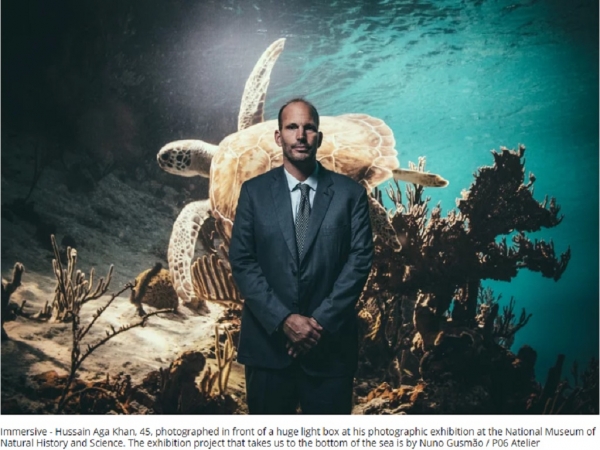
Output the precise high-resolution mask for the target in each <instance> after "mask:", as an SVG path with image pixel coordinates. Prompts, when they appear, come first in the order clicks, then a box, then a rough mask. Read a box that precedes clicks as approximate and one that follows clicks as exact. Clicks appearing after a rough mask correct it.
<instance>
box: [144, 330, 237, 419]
mask: <svg viewBox="0 0 600 450" xmlns="http://www.w3.org/2000/svg"><path fill="white" fill-rule="evenodd" d="M219 336H220V334H219V328H218V326H217V327H215V353H216V356H217V366H218V367H217V369H216V370H215V371H214V372H213V370H212V369H211V367H210V366H207V365H206V358H205V357H204V355H203V354H202V353H201V352H197V351H187V352H184V353H183V354H181V355H180V356H179V357H178V358H177V359H175V361H173V362H172V363H171V365H170V366H169V368H168V369H166V370H163V369H160V371H159V372H158V374H159V378H157V376H156V372H152V373H150V374H149V375H148V376H147V377H146V380H145V384H146V385H148V386H151V385H154V390H155V391H156V401H155V404H154V409H155V411H157V412H158V413H162V414H215V413H222V414H223V413H232V412H233V411H235V410H236V409H237V404H236V402H235V400H234V399H233V398H232V397H231V396H230V395H228V394H227V393H226V391H227V382H228V379H229V373H230V371H231V365H232V362H233V356H234V350H233V341H232V339H231V335H230V334H229V333H228V332H227V330H226V331H225V336H226V340H225V345H224V348H223V350H220V345H219ZM203 369H204V372H203V373H202V376H201V378H200V383H199V384H196V378H197V377H198V376H199V375H200V373H201V372H202V370H203ZM215 386H216V387H217V392H216V393H215V392H214V388H215Z"/></svg>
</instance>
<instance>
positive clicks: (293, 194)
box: [283, 164, 319, 223]
mask: <svg viewBox="0 0 600 450" xmlns="http://www.w3.org/2000/svg"><path fill="white" fill-rule="evenodd" d="M283 173H285V178H286V179H287V183H288V188H289V189H290V198H291V200H292V214H293V216H294V223H296V215H297V214H298V208H299V207H300V198H301V196H302V194H301V193H300V189H297V188H296V186H297V185H298V183H304V184H308V185H309V186H310V190H309V191H308V201H309V202H310V207H311V208H312V206H313V203H314V201H315V194H316V193H317V184H318V181H317V180H318V179H319V176H318V175H319V165H318V164H317V165H316V167H315V170H314V171H313V173H312V174H310V176H309V177H308V178H307V179H306V180H305V181H299V180H297V179H296V178H294V176H293V175H292V174H291V173H289V172H288V171H287V170H285V167H284V169H283Z"/></svg>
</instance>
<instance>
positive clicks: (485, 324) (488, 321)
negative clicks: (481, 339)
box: [475, 288, 531, 348]
mask: <svg viewBox="0 0 600 450" xmlns="http://www.w3.org/2000/svg"><path fill="white" fill-rule="evenodd" d="M501 298H502V295H499V296H498V298H497V299H496V298H494V293H493V292H492V290H491V289H490V288H487V289H483V288H480V291H479V311H478V314H477V316H476V317H475V320H476V322H477V323H478V324H479V327H480V328H482V329H483V330H484V334H485V335H486V337H490V338H491V339H493V340H494V342H497V343H499V344H500V345H502V346H504V347H506V348H511V347H512V344H513V342H514V340H515V334H516V333H517V332H518V331H519V330H520V329H521V328H523V327H524V326H525V325H527V323H528V322H529V319H531V314H527V312H526V311H525V308H523V309H521V314H520V316H519V319H518V320H516V317H517V316H516V315H515V312H514V310H515V299H514V297H511V298H510V301H509V303H508V305H504V306H503V307H502V315H498V311H499V308H500V305H499V303H500V300H501Z"/></svg>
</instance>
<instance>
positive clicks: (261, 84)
mask: <svg viewBox="0 0 600 450" xmlns="http://www.w3.org/2000/svg"><path fill="white" fill-rule="evenodd" d="M284 44H285V38H281V39H277V40H276V41H275V42H273V43H272V44H271V45H270V46H269V48H267V49H266V50H265V52H264V53H263V54H262V56H261V57H260V59H259V60H258V62H257V63H256V65H255V66H254V69H252V73H251V74H250V76H249V77H248V80H247V81H246V86H245V87H244V95H242V104H241V105H240V113H239V115H238V131H239V130H244V129H246V128H248V127H250V126H252V125H254V124H257V123H262V122H264V110H265V98H266V96H267V88H268V87H269V81H271V71H272V70H273V66H274V65H275V62H276V61H277V58H278V57H279V55H280V54H281V52H282V51H283V46H284Z"/></svg>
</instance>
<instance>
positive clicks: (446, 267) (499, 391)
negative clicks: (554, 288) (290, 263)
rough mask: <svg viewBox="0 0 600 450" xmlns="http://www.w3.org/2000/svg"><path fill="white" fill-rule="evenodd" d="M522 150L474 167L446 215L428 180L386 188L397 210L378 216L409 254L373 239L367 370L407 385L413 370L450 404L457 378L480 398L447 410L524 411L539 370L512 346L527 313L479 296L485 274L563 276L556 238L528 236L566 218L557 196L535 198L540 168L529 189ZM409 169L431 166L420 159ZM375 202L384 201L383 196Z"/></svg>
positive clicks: (362, 311)
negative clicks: (427, 189) (429, 192)
mask: <svg viewBox="0 0 600 450" xmlns="http://www.w3.org/2000/svg"><path fill="white" fill-rule="evenodd" d="M524 152H525V147H524V146H519V148H518V150H517V151H512V150H508V149H506V148H502V149H501V151H500V152H498V153H497V152H492V155H493V158H494V164H493V166H491V167H482V168H480V169H479V171H478V172H477V173H476V174H475V180H474V182H473V184H472V185H471V187H470V188H469V190H468V191H464V192H463V193H462V198H461V199H460V200H458V201H457V206H458V208H457V210H451V211H449V212H448V213H447V214H446V216H445V217H444V216H443V215H442V210H441V207H440V206H439V205H437V206H435V207H434V208H433V209H431V211H430V210H429V198H426V197H425V196H424V194H423V192H424V189H423V187H422V186H418V185H407V186H406V190H405V192H404V193H403V192H402V191H401V189H400V186H399V185H398V183H395V182H394V183H390V184H389V185H388V187H387V188H386V189H385V192H386V194H387V196H388V198H389V200H391V202H392V204H393V208H392V210H391V211H390V212H388V211H386V210H385V208H382V209H383V210H384V211H380V212H379V213H378V212H377V211H376V210H375V213H376V214H382V215H383V214H385V215H387V216H390V217H391V224H392V226H393V229H394V230H395V233H396V235H397V237H398V241H399V242H400V243H401V245H402V250H401V251H399V252H398V251H396V250H394V249H393V248H391V247H390V246H389V245H385V243H384V240H383V239H381V238H380V237H379V236H376V237H375V258H374V262H373V269H372V271H371V274H370V276H369V279H368V281H367V285H366V287H365V290H364V292H363V295H362V297H361V300H360V301H359V304H358V316H359V323H360V324H361V363H360V364H361V366H360V368H359V374H360V376H363V377H368V376H374V375H383V379H384V380H386V381H388V382H390V383H391V385H392V386H400V385H401V384H406V382H410V383H411V384H412V383H415V382H417V379H416V374H415V369H416V370H417V371H418V374H419V375H420V377H421V379H422V380H424V381H425V387H424V393H425V394H427V396H430V397H431V398H438V400H439V401H442V400H443V399H446V400H448V399H449V398H450V397H448V396H447V395H446V394H443V395H442V392H445V391H444V389H446V387H447V385H452V386H453V387H452V389H454V390H455V391H456V392H463V394H464V396H465V398H472V399H473V402H471V406H472V409H471V410H469V408H470V407H469V406H468V404H464V405H463V406H464V407H463V406H461V407H457V409H455V410H450V409H448V410H447V412H453V411H454V412H458V411H459V410H460V411H462V412H469V411H471V412H475V411H478V410H480V408H483V409H484V410H487V411H492V410H493V411H496V412H507V411H517V410H518V411H524V405H525V402H526V399H527V397H528V395H530V394H531V393H532V392H535V391H536V384H535V377H534V374H533V365H529V364H530V362H531V358H528V357H527V355H529V354H528V353H527V352H526V351H525V352H524V353H523V355H525V356H524V359H522V358H520V357H519V356H515V355H513V354H512V353H510V352H509V351H508V350H507V349H508V348H509V347H510V345H511V344H512V342H513V340H514V335H515V333H516V332H518V330H519V329H521V328H522V327H523V326H525V325H526V324H527V322H528V321H529V319H530V317H531V315H528V314H527V313H526V311H525V310H523V311H522V312H521V315H520V316H519V317H517V316H516V314H515V313H514V309H515V303H514V299H511V301H510V302H509V304H508V305H506V306H504V307H503V310H502V313H500V305H499V304H498V302H499V300H500V297H498V299H494V298H493V294H492V293H491V291H484V290H483V289H482V281H483V280H486V279H492V280H505V281H509V280H511V279H512V278H513V277H515V276H516V275H517V273H518V271H519V270H522V269H529V270H532V271H537V272H540V273H541V274H542V276H544V277H548V278H552V279H554V280H558V279H559V278H560V277H561V275H562V274H563V273H564V270H565V269H566V267H567V264H568V261H569V258H570V249H567V251H566V252H565V253H563V254H562V255H560V256H557V255H556V254H555V251H554V245H553V243H552V242H544V241H534V242H531V241H529V239H528V238H527V236H526V233H528V232H533V231H537V230H539V229H541V228H543V227H545V228H549V227H554V226H556V225H558V224H559V223H560V222H561V220H562V216H560V215H559V212H560V207H559V206H558V205H557V203H556V201H555V199H550V200H548V199H545V200H544V201H543V202H541V203H540V202H537V201H536V200H534V198H533V184H534V182H535V177H534V176H533V175H530V176H529V181H528V182H527V184H524V165H523V156H524ZM410 168H411V169H413V170H419V171H424V170H425V160H424V159H420V160H419V163H418V165H417V166H414V165H411V167H410ZM373 198H374V199H377V200H378V201H379V202H380V204H381V205H382V207H383V206H384V202H383V199H382V193H381V191H376V192H375V193H374V194H373ZM508 237H511V239H512V243H513V245H512V246H510V245H508V244H507V238H508ZM411 343H412V348H411V346H410V344H411ZM409 348H410V350H409ZM523 355H521V356H523ZM533 359H534V360H535V358H533ZM381 371H383V374H381ZM380 379H381V378H380ZM445 386H446V387H445ZM469 389H476V390H477V389H479V390H478V391H477V392H475V391H469ZM448 392H450V391H448ZM438 394H439V395H438ZM440 395H441V397H439V396H440ZM503 396H504V397H503ZM477 399H478V400H477ZM446 400H444V401H446ZM477 402H479V403H477ZM476 405H479V406H476ZM419 408H421V407H419ZM419 408H417V410H418V411H426V410H428V409H427V408H424V407H423V408H421V409H419ZM442 409H443V408H442ZM417 410H415V411H417ZM407 411H408V410H407Z"/></svg>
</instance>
